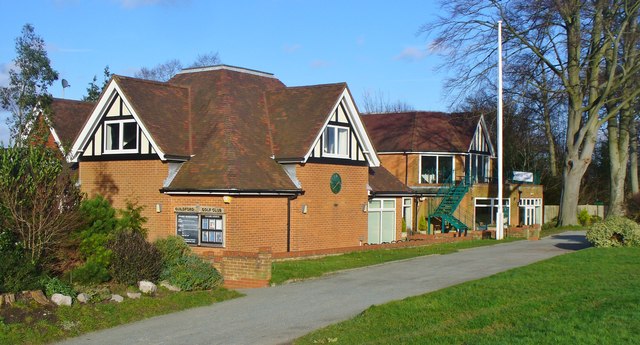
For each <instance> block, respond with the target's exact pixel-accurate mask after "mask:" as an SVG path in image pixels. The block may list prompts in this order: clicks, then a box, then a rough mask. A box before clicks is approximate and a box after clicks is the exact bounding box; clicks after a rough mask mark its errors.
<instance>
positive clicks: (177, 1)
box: [115, 0, 190, 9]
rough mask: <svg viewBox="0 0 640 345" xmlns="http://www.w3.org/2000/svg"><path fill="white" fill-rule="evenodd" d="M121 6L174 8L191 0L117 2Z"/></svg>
mask: <svg viewBox="0 0 640 345" xmlns="http://www.w3.org/2000/svg"><path fill="white" fill-rule="evenodd" d="M115 1H116V2H117V3H119V4H120V6H122V7H124V8H127V9H133V8H138V7H144V6H156V5H159V6H173V5H179V4H182V3H188V2H190V0H115Z"/></svg>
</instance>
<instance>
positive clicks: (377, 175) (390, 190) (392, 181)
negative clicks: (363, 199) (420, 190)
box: [369, 166, 413, 195]
mask: <svg viewBox="0 0 640 345" xmlns="http://www.w3.org/2000/svg"><path fill="white" fill-rule="evenodd" d="M369 186H370V187H371V192H372V193H373V194H376V193H387V194H407V195H409V194H413V190H412V189H411V188H409V187H407V186H405V185H404V183H402V182H400V180H398V179H397V178H396V177H395V176H394V175H393V174H392V173H391V172H389V170H387V169H385V168H384V167H383V166H379V167H374V168H369Z"/></svg>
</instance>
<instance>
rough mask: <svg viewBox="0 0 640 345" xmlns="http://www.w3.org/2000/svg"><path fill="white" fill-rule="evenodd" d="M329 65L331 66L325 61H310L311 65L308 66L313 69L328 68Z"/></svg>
mask: <svg viewBox="0 0 640 345" xmlns="http://www.w3.org/2000/svg"><path fill="white" fill-rule="evenodd" d="M329 65H331V64H330V63H329V61H326V60H313V61H311V64H310V66H311V68H313V69H320V68H326V67H329Z"/></svg>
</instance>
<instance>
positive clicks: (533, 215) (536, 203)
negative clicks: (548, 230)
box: [518, 198, 542, 225]
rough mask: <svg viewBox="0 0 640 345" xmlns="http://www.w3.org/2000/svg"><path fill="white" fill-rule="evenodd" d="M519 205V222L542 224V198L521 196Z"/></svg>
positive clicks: (522, 223)
mask: <svg viewBox="0 0 640 345" xmlns="http://www.w3.org/2000/svg"><path fill="white" fill-rule="evenodd" d="M518 204H519V206H520V224H521V225H534V224H542V198H522V199H520V201H519V202H518Z"/></svg>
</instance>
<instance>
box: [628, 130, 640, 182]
mask: <svg viewBox="0 0 640 345" xmlns="http://www.w3.org/2000/svg"><path fill="white" fill-rule="evenodd" d="M629 140H630V146H631V149H630V150H629V155H630V157H629V158H630V162H631V163H630V165H629V175H631V176H630V177H631V193H632V194H636V193H638V192H640V187H639V186H638V129H637V127H636V120H635V119H633V120H632V121H631V125H630V126H629Z"/></svg>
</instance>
